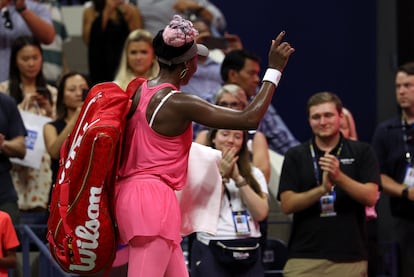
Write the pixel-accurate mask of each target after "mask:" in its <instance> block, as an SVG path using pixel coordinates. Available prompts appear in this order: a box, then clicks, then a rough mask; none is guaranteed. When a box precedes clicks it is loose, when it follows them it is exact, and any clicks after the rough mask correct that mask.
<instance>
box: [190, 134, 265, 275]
mask: <svg viewBox="0 0 414 277" xmlns="http://www.w3.org/2000/svg"><path fill="white" fill-rule="evenodd" d="M247 140H248V138H247V132H246V131H240V130H224V129H211V130H210V131H209V134H208V145H209V146H211V147H213V148H215V149H218V150H221V152H222V159H221V161H220V163H219V165H218V167H219V171H220V174H221V175H222V176H223V183H222V187H223V188H222V189H223V193H222V194H221V196H222V197H221V201H220V202H221V205H220V211H219V215H218V223H217V233H216V234H215V235H212V234H208V233H204V232H199V233H197V234H196V239H195V240H194V242H193V246H192V250H191V276H193V277H197V276H263V274H264V271H263V265H262V261H261V250H260V237H261V234H260V229H259V224H258V222H259V221H261V220H263V219H264V218H265V217H267V214H268V212H269V204H268V189H267V182H266V180H265V178H264V176H263V173H262V172H261V171H260V170H259V169H258V168H256V167H254V166H252V164H251V159H250V156H249V150H248V147H247ZM228 248H230V249H228ZM231 248H233V249H235V248H244V249H243V250H233V249H231ZM227 252H228V254H229V256H227V258H228V259H232V261H227V263H226V257H225V256H226V254H227ZM222 253H223V254H222ZM235 255H237V256H235ZM246 255H248V256H247V257H246ZM246 261H249V262H248V263H246Z"/></svg>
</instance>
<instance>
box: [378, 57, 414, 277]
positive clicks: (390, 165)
mask: <svg viewBox="0 0 414 277" xmlns="http://www.w3.org/2000/svg"><path fill="white" fill-rule="evenodd" d="M395 97H396V100H397V104H398V107H399V111H398V114H396V115H394V116H393V117H391V118H389V119H387V120H385V121H384V122H381V123H380V124H379V125H378V126H377V128H376V130H375V133H374V136H373V146H374V149H375V151H376V153H377V157H378V160H379V162H380V166H381V181H382V188H383V191H384V193H386V194H388V195H389V196H390V202H389V207H390V210H391V215H392V219H393V222H392V226H390V230H392V232H391V237H392V239H393V241H394V242H396V243H397V245H398V259H399V265H398V274H399V276H401V277H407V276H411V277H412V276H413V274H414V263H413V260H414V237H413V234H414V212H413V208H414V179H413V173H414V171H413V170H414V169H413V160H412V159H413V155H414V136H413V131H414V129H413V126H414V62H408V63H405V64H402V65H401V66H400V67H398V69H397V71H396V73H395ZM380 216H381V215H380Z"/></svg>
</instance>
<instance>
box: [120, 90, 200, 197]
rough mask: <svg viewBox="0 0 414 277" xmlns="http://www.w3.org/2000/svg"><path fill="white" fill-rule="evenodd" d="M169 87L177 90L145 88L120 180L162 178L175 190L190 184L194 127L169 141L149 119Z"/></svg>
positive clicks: (130, 126) (129, 126) (127, 142)
mask: <svg viewBox="0 0 414 277" xmlns="http://www.w3.org/2000/svg"><path fill="white" fill-rule="evenodd" d="M165 87H171V88H173V89H176V88H175V87H174V86H173V85H172V84H161V85H159V86H156V87H151V88H149V87H148V86H147V82H144V83H143V84H142V91H141V97H140V101H139V104H138V107H137V109H136V111H135V113H134V115H133V116H132V117H131V119H130V120H129V121H128V123H127V127H126V132H125V141H124V147H123V153H122V160H121V165H120V169H119V174H118V176H119V178H121V179H123V178H129V177H133V176H137V175H143V176H148V175H153V176H158V177H160V178H161V180H163V181H164V182H165V183H166V184H167V185H168V186H170V187H171V188H172V189H174V190H180V189H182V188H183V186H184V185H185V183H186V180H187V167H188V155H189V151H190V147H191V142H192V126H191V124H190V126H189V127H188V128H187V130H186V131H185V132H184V133H183V134H181V135H179V136H176V137H168V136H164V135H161V134H158V133H157V132H155V131H154V130H153V129H152V128H151V127H150V126H149V124H148V122H147V119H146V111H147V106H148V103H149V101H150V100H151V98H152V96H153V95H154V94H155V93H156V92H157V91H159V90H160V89H162V88H165ZM167 102H168V100H167ZM161 109H162V107H161ZM155 118H156V115H155Z"/></svg>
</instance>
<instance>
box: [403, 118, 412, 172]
mask: <svg viewBox="0 0 414 277" xmlns="http://www.w3.org/2000/svg"><path fill="white" fill-rule="evenodd" d="M401 130H402V137H403V141H404V150H405V160H406V161H407V163H408V164H411V160H412V157H411V153H410V151H409V149H408V137H407V121H406V120H405V119H404V116H403V115H402V116H401Z"/></svg>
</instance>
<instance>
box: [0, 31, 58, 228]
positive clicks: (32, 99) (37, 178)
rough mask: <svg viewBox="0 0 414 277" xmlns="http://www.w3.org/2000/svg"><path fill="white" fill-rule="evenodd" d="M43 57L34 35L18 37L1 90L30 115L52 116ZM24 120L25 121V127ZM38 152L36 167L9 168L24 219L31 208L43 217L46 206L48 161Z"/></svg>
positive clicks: (51, 92) (50, 90) (53, 92)
mask: <svg viewBox="0 0 414 277" xmlns="http://www.w3.org/2000/svg"><path fill="white" fill-rule="evenodd" d="M42 59H43V56H42V48H41V45H40V43H39V42H38V41H37V40H36V39H35V38H34V37H31V36H23V37H19V38H17V39H16V40H15V42H14V44H13V46H12V52H11V57H10V73H9V80H7V81H4V82H2V83H0V91H1V92H5V93H6V94H9V95H11V96H12V97H13V98H14V99H15V101H16V103H17V104H18V107H19V109H20V110H23V111H26V112H28V113H29V115H30V114H35V115H42V116H45V117H50V118H54V116H55V113H56V108H55V103H56V100H55V99H56V94H57V92H56V88H55V87H53V86H51V85H48V84H47V83H46V80H45V77H44V76H43V73H42V62H43V60H42ZM27 124H28V123H27V122H26V121H25V125H26V128H27ZM39 131H40V132H41V130H39ZM41 155H42V157H41V162H40V167H39V168H32V167H28V166H22V165H17V164H14V165H13V168H12V170H11V173H12V177H13V182H14V186H15V188H16V190H17V194H18V197H19V201H18V204H19V208H20V210H21V211H24V212H25V213H22V215H26V217H25V218H26V219H31V218H32V217H33V218H34V215H33V216H32V213H31V212H34V211H36V212H39V214H38V215H39V217H42V216H41V214H43V213H44V214H45V212H46V209H47V203H48V198H49V190H50V186H51V179H52V171H51V169H50V162H51V161H50V156H49V154H48V153H47V152H46V151H44V152H43V153H42V154H41ZM39 220H45V218H43V219H39ZM43 223H45V222H43Z"/></svg>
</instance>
